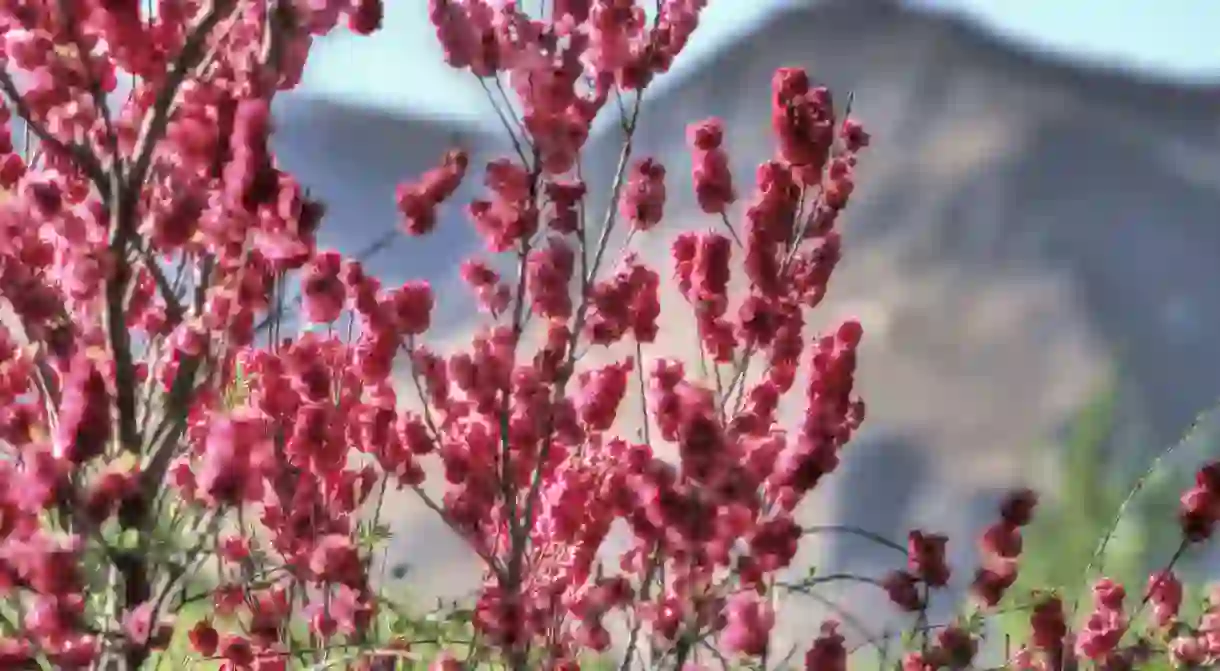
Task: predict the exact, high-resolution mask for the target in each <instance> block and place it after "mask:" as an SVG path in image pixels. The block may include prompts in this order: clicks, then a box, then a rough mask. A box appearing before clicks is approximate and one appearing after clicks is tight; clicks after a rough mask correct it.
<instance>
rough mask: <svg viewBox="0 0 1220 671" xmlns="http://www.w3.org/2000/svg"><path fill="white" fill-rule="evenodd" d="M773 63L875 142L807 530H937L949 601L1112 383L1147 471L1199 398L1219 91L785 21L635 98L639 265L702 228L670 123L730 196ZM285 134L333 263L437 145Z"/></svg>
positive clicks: (293, 120)
mask: <svg viewBox="0 0 1220 671" xmlns="http://www.w3.org/2000/svg"><path fill="white" fill-rule="evenodd" d="M784 65H799V66H804V67H807V68H808V69H809V70H810V71H811V73H812V74H813V75H814V76H815V77H816V78H818V79H820V80H822V81H823V82H825V83H826V84H828V85H829V86H831V87H832V89H833V90H835V91H837V92H839V94H840V96H839V100H840V101H843V99H844V94H845V93H846V92H848V91H850V92H853V93H854V96H855V111H856V113H857V114H858V115H859V117H860V118H861V119H862V120H863V121H864V122H865V123H866V124H867V125H868V127H869V128H870V130H871V131H872V133H873V137H874V148H872V149H870V150H869V151H868V153H867V154H866V155H865V157H864V158H863V161H862V167H861V171H860V176H859V186H858V191H857V194H858V195H857V196H856V198H855V200H854V201H853V206H852V207H851V208H850V211H849V215H848V217H847V219H846V231H847V248H846V256H845V259H844V262H843V263H842V264H841V266H840V271H839V272H840V274H839V275H838V276H837V279H836V281H835V283H834V285H833V286H832V288H831V296H832V299H831V300H829V301H828V304H827V306H826V307H825V308H822V309H821V310H820V317H819V320H820V321H819V323H829V322H830V321H831V320H832V319H835V318H838V317H842V316H845V315H848V314H852V315H857V316H859V317H860V318H861V319H862V321H863V322H864V325H865V328H866V332H867V335H866V343H867V346H866V348H865V350H864V352H863V353H862V354H861V365H862V380H861V390H862V392H863V393H864V395H865V396H866V397H867V398H868V400H869V402H870V418H869V420H868V422H867V425H868V427H869V430H868V431H866V432H865V434H864V435H862V436H861V438H860V439H859V440H858V441H856V443H855V444H853V445H852V446H851V447H850V448H849V450H850V454H849V455H848V456H847V457H846V459H845V463H844V466H843V470H842V472H841V473H840V474H839V475H838V476H837V477H836V478H835V479H834V480H833V482H832V483H831V484H830V488H829V489H828V490H827V492H826V493H825V495H824V497H823V498H822V499H820V500H819V501H818V502H815V503H814V504H813V506H811V508H810V511H809V519H810V520H837V521H841V522H846V523H851V524H858V525H861V526H865V527H868V528H870V529H873V530H875V531H878V532H880V533H884V534H886V535H891V536H897V535H901V533H902V530H903V529H904V528H906V527H907V526H909V525H912V524H925V525H928V526H929V527H933V528H941V529H943V530H945V531H948V532H951V533H953V534H955V536H954V537H955V538H956V539H957V540H956V541H955V543H954V544H955V546H956V557H957V559H958V566H959V570H958V574H959V577H960V579H961V580H967V579H968V573H969V570H968V569H969V563H968V562H969V557H970V556H971V554H972V553H973V550H972V549H971V545H972V543H970V542H967V540H966V538H967V536H965V534H966V533H967V530H968V529H973V528H977V525H979V524H981V523H982V521H983V520H985V519H986V518H987V517H988V516H989V515H990V510H989V506H990V505H991V502H993V501H994V500H995V498H996V496H997V493H998V491H999V489H1000V488H1002V487H1005V486H1008V485H1011V484H1013V483H1015V482H1022V481H1032V482H1033V483H1034V484H1041V485H1045V484H1047V483H1049V482H1052V481H1053V480H1052V478H1053V477H1054V473H1053V472H1051V471H1048V470H1047V467H1046V466H1045V465H1044V464H1043V462H1042V461H1040V459H1039V458H1038V455H1039V454H1040V453H1041V448H1043V447H1044V446H1045V445H1047V444H1048V443H1051V442H1053V441H1054V440H1056V439H1057V437H1058V435H1059V432H1060V431H1061V429H1062V428H1063V426H1064V424H1065V423H1066V422H1067V421H1068V420H1069V419H1070V417H1071V416H1072V413H1073V412H1074V411H1075V410H1076V409H1077V408H1079V407H1080V406H1081V405H1082V404H1083V403H1084V402H1086V401H1087V400H1088V399H1089V398H1090V397H1091V395H1092V394H1094V393H1096V392H1097V391H1098V389H1099V385H1101V384H1102V383H1103V382H1104V381H1105V380H1106V379H1107V378H1108V376H1109V375H1110V374H1111V373H1113V374H1114V375H1115V376H1116V378H1117V379H1118V380H1119V381H1120V384H1121V389H1122V391H1123V398H1124V399H1125V402H1124V405H1123V420H1124V426H1126V427H1127V429H1128V431H1127V432H1126V435H1127V436H1128V442H1129V443H1130V444H1131V445H1132V449H1133V450H1134V451H1138V452H1139V453H1141V454H1143V455H1149V454H1151V453H1152V452H1154V451H1155V450H1156V449H1157V448H1159V447H1160V446H1163V445H1165V444H1167V443H1169V442H1172V441H1173V440H1174V439H1175V438H1176V437H1177V436H1178V435H1179V434H1180V433H1181V431H1182V430H1183V429H1184V428H1185V427H1186V425H1187V424H1188V423H1189V421H1190V420H1191V418H1192V417H1194V415H1195V414H1196V413H1197V412H1199V411H1200V410H1201V409H1203V408H1205V407H1207V406H1209V405H1211V404H1212V403H1214V402H1215V400H1216V398H1217V397H1218V396H1220V300H1218V294H1217V292H1216V290H1215V287H1217V286H1220V226H1218V225H1217V224H1220V221H1218V217H1220V87H1212V88H1205V87H1194V88H1192V87H1186V86H1179V85H1170V84H1165V83H1160V82H1155V81H1150V80H1144V79H1140V78H1136V77H1133V76H1130V75H1126V74H1122V73H1118V72H1109V71H1102V70H1095V69H1082V68H1079V67H1075V66H1072V65H1070V64H1066V63H1060V62H1055V61H1052V60H1048V59H1045V58H1043V57H1040V56H1038V55H1035V54H1031V53H1028V52H1026V51H1022V50H1021V49H1018V48H1016V47H1014V46H1012V45H1009V44H1006V43H1004V42H1002V41H1001V40H998V39H996V38H995V37H993V36H990V35H988V34H986V33H984V32H983V31H981V30H980V29H978V28H977V27H975V26H972V25H970V24H968V23H965V22H962V21H960V20H957V19H954V18H951V17H948V16H942V15H936V14H929V13H923V12H917V11H914V10H908V9H904V8H902V7H901V6H899V5H897V4H894V3H889V2H846V1H843V2H828V3H820V4H817V5H813V6H809V7H803V8H800V9H796V10H793V11H791V12H789V13H786V14H784V15H781V16H777V17H775V18H774V19H773V20H772V21H770V22H769V23H767V24H766V25H764V26H762V27H761V28H760V29H759V30H758V31H757V32H756V33H755V34H754V35H752V36H751V37H749V38H748V39H745V40H742V41H741V42H739V43H738V44H735V45H731V46H728V47H726V48H725V49H724V50H723V51H722V53H720V54H719V55H718V56H717V57H715V58H713V59H710V60H709V61H708V62H707V63H706V64H705V65H704V66H703V67H702V68H701V69H700V70H699V71H698V72H697V73H695V74H694V75H693V76H690V77H688V78H686V79H685V81H683V82H681V83H680V84H679V85H677V86H675V87H673V88H672V89H670V90H669V91H667V92H665V93H664V95H662V96H659V97H656V98H655V99H649V100H648V101H647V103H646V105H645V112H644V119H645V121H644V124H643V126H642V129H641V134H640V135H639V136H638V139H637V142H636V146H637V147H639V148H640V151H642V152H647V153H650V154H651V155H654V156H656V157H658V158H660V159H661V160H662V161H663V162H664V163H665V164H666V165H667V166H669V168H670V170H669V175H670V181H669V186H670V194H671V202H670V205H669V206H668V211H667V216H668V224H667V226H666V227H665V228H666V231H665V232H664V233H656V234H650V235H655V236H656V237H655V238H648V237H637V238H636V240H635V241H634V242H633V246H634V247H635V248H636V249H638V250H640V251H641V252H642V253H643V254H645V255H646V256H649V257H650V258H653V259H654V260H655V261H657V262H659V263H667V260H666V259H665V257H666V255H667V254H666V250H667V247H668V242H667V240H668V237H669V236H670V235H672V233H673V232H674V231H676V230H681V229H689V228H691V227H703V226H712V225H715V223H716V222H714V221H709V220H706V219H705V218H703V217H701V216H698V215H697V213H696V212H695V211H694V208H693V207H692V198H691V197H690V196H689V195H688V194H689V189H690V184H689V178H688V176H687V174H686V173H687V171H688V167H689V159H688V158H687V156H686V150H685V148H684V146H683V139H682V138H683V137H684V127H685V125H686V124H687V123H688V122H691V121H695V120H698V119H701V118H703V117H706V116H708V115H717V116H720V117H722V118H724V119H725V121H726V123H727V127H728V144H729V147H730V150H731V151H732V153H733V156H734V160H735V163H734V172H735V175H736V177H737V180H738V183H739V185H740V189H741V191H742V192H743V194H748V192H749V190H750V188H751V186H752V185H751V184H750V180H751V179H752V175H753V165H754V164H756V163H757V162H758V161H759V160H761V159H763V158H765V157H766V156H767V155H768V154H769V152H770V151H771V149H770V146H771V145H770V142H769V129H768V121H767V119H768V90H769V82H770V74H771V72H772V71H773V70H774V69H775V68H776V67H778V66H784ZM281 119H282V122H281V133H280V136H279V142H280V147H281V153H282V155H283V157H284V159H285V160H286V161H287V162H288V164H289V166H290V167H292V168H294V169H295V170H297V171H298V173H299V174H300V175H301V176H302V177H303V178H304V179H305V180H306V182H307V183H310V184H313V185H316V189H317V191H319V192H320V193H321V194H322V196H323V197H325V198H326V199H327V200H328V201H329V203H330V205H331V206H332V213H333V217H332V219H331V222H330V224H329V233H328V235H329V236H330V237H329V238H327V240H326V242H327V243H328V244H333V245H336V246H338V247H340V248H341V249H343V250H344V251H347V252H352V251H355V250H357V249H360V248H361V247H363V246H364V245H365V244H367V243H368V242H369V241H370V240H373V239H375V238H377V237H378V236H379V235H381V234H382V232H383V231H384V230H386V228H387V227H389V226H392V225H393V222H394V210H393V187H394V184H395V183H396V181H397V180H398V179H400V178H401V177H402V176H404V175H412V174H416V173H418V172H420V171H421V170H422V169H424V168H426V167H427V166H428V165H430V164H431V163H432V161H434V160H435V158H436V157H437V156H439V155H440V153H441V152H442V151H443V150H444V148H445V146H446V144H447V142H448V141H449V139H450V137H451V135H452V134H453V133H454V132H456V131H457V130H458V129H457V128H456V127H451V126H447V125H445V124H443V123H438V122H431V121H429V122H417V121H412V120H407V119H396V118H391V117H388V116H384V115H380V114H373V113H369V112H366V111H364V110H360V109H355V108H347V107H343V106H338V105H334V104H331V103H324V102H318V101H309V100H307V99H300V98H298V99H295V100H293V101H291V102H288V104H287V105H286V106H285V108H284V110H283V115H282V116H281ZM610 126H611V132H607V133H605V134H604V135H603V136H601V137H599V138H597V139H596V140H595V141H594V143H593V146H592V148H591V156H592V158H593V159H594V160H593V161H592V162H591V163H590V164H589V165H588V166H587V174H588V175H590V182H591V184H592V186H593V188H594V190H595V191H596V190H598V188H599V187H598V186H597V185H600V184H605V183H606V182H607V181H608V179H609V175H610V172H611V171H612V170H613V161H614V159H615V157H616V156H617V152H618V146H617V145H618V143H619V141H620V138H618V137H615V133H614V132H612V131H613V128H612V126H613V125H612V124H611V125H610ZM463 141H464V143H465V144H466V145H467V146H468V147H471V148H472V149H474V150H475V152H476V155H477V156H480V157H483V158H486V157H487V156H489V155H491V154H492V153H496V152H502V151H503V150H504V146H503V144H502V143H500V142H499V140H498V139H497V138H495V137H491V136H484V135H482V134H479V133H474V132H467V134H466V135H465V136H464V138H463ZM476 160H477V159H476ZM478 186H479V185H478V184H473V185H469V186H468V188H477V187H478ZM448 219H449V220H448V221H446V223H444V224H442V228H441V231H440V232H439V234H438V235H436V236H434V237H432V238H430V239H428V240H426V241H422V242H421V241H410V242H400V243H397V246H395V247H394V248H393V250H392V251H391V252H386V253H383V254H381V255H380V256H378V257H376V261H375V262H374V264H373V267H374V268H375V269H376V270H378V271H379V272H382V273H385V274H387V275H389V276H390V279H399V280H401V279H403V278H405V277H408V276H420V275H422V276H426V277H429V278H430V279H433V280H434V281H436V282H438V283H441V284H442V286H444V287H448V286H449V285H448V283H449V282H451V281H452V280H453V278H454V274H455V269H456V264H457V262H458V261H459V260H460V259H461V258H462V257H464V256H465V255H466V254H467V253H469V251H471V250H472V249H474V245H475V244H476V243H475V240H474V238H473V236H472V235H471V234H470V232H469V230H468V227H467V225H466V224H465V222H464V221H463V218H462V216H461V214H460V212H458V211H456V208H455V210H454V211H452V212H451V213H450V216H449V217H448ZM464 301H465V298H464V295H463V294H461V293H460V292H453V291H448V290H446V291H445V293H442V295H441V302H442V305H445V306H459V307H457V308H446V309H447V310H450V314H451V315H456V314H459V313H460V309H461V307H464V306H465V305H467V303H465V302H464ZM665 319H667V320H669V321H668V322H667V324H666V326H667V327H668V328H667V330H665V331H664V333H666V334H669V335H666V336H665V338H666V339H665V340H664V341H663V342H661V343H658V344H657V345H656V346H655V347H654V348H652V349H653V351H652V353H651V355H658V354H666V355H677V356H690V354H691V347H692V344H693V343H692V342H690V333H691V331H690V328H689V320H688V319H686V318H685V317H684V316H683V315H681V314H680V311H677V310H674V311H667V312H666V316H665ZM446 324H448V325H449V326H447V328H451V329H452V331H451V332H452V333H454V334H455V338H456V337H457V335H459V334H462V333H466V332H468V327H469V325H466V324H462V323H461V322H459V321H457V320H456V318H455V317H453V318H450V319H449V320H448V321H447V322H446ZM1116 449H1117V448H1116ZM402 505H403V508H402V514H401V516H400V518H399V519H401V520H402V521H401V524H402V529H403V531H404V532H405V533H404V534H402V540H401V547H402V551H403V553H404V554H403V557H404V559H405V560H406V561H409V562H411V563H412V564H413V565H414V566H415V568H416V570H417V571H418V572H420V574H421V575H428V576H430V577H431V580H430V583H431V584H432V585H433V586H435V589H436V591H438V592H448V593H454V592H455V591H456V590H460V589H461V587H460V585H459V583H462V584H466V583H465V580H459V576H461V575H467V574H465V573H463V571H464V570H465V569H463V568H461V567H463V566H469V564H468V563H465V562H462V561H461V559H460V558H461V557H462V552H461V549H460V547H458V546H456V545H452V544H445V543H443V542H440V541H438V540H437V539H439V538H443V537H444V532H443V530H441V529H439V528H438V527H436V526H435V525H434V524H433V523H432V522H428V521H423V520H422V519H421V518H419V517H417V516H416V515H415V514H414V510H415V507H414V506H411V505H409V504H408V503H405V502H404V503H403V504H402ZM421 539H422V540H421ZM863 552H864V550H862V549H859V548H856V547H848V546H846V545H840V544H836V543H829V542H828V543H824V544H819V545H818V547H817V548H816V549H815V551H813V552H812V553H811V554H810V555H809V557H808V558H809V559H810V560H814V561H818V562H820V563H821V564H822V565H823V566H826V565H827V564H831V565H839V566H841V565H842V564H843V563H844V562H846V561H847V560H848V558H849V557H850V558H851V559H852V561H853V568H854V569H856V570H862V571H867V568H864V569H861V567H860V565H859V564H858V563H857V562H858V561H864V560H866V559H867V558H866V557H864V555H863V554H862V553H863ZM829 568H831V569H832V570H833V567H829ZM454 581H457V582H454ZM853 594H854V593H853ZM851 603H852V604H853V605H855V604H860V605H861V606H863V605H864V602H863V601H862V600H861V598H857V597H854V596H853V597H851Z"/></svg>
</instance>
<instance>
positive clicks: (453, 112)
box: [305, 0, 1220, 121]
mask: <svg viewBox="0 0 1220 671" xmlns="http://www.w3.org/2000/svg"><path fill="white" fill-rule="evenodd" d="M793 1H794V0H710V3H709V7H708V9H707V10H706V12H705V14H704V16H703V22H702V25H701V26H700V28H699V32H698V33H697V34H696V38H695V39H694V40H692V43H691V45H690V47H689V52H688V53H685V54H684V55H683V59H682V60H681V61H680V65H679V66H678V68H677V69H682V68H690V67H692V66H694V65H697V63H698V61H699V59H700V57H701V56H704V55H707V54H708V53H710V52H712V51H714V50H715V49H716V48H717V47H718V46H719V45H721V44H723V43H724V42H725V41H727V40H732V39H733V38H734V37H736V36H738V35H740V34H742V33H743V32H748V31H749V30H750V29H751V28H752V27H753V26H754V25H756V24H757V23H758V22H759V21H760V20H762V19H764V18H765V17H766V16H767V15H768V14H769V13H771V12H773V11H775V10H776V9H778V8H781V7H783V6H784V5H786V4H788V3H790V2H793ZM909 1H910V2H912V4H918V5H927V6H932V7H937V8H941V9H948V10H951V11H960V12H964V13H966V14H968V15H970V16H973V17H975V18H977V19H978V20H979V21H981V22H983V23H984V24H986V25H987V26H989V27H990V28H991V29H993V30H995V31H997V32H999V33H1001V34H1005V35H1007V36H1009V37H1012V38H1014V39H1017V40H1020V41H1022V42H1026V43H1028V44H1031V45H1034V46H1036V47H1038V48H1042V49H1047V50H1050V51H1054V52H1059V53H1062V54H1065V55H1070V56H1072V57H1075V58H1080V59H1082V60H1087V61H1093V62H1102V63H1109V64H1114V65H1121V66H1124V67H1128V68H1131V69H1135V70H1140V71H1145V72H1149V73H1152V74H1157V75H1160V76H1163V77H1167V78H1173V79H1184V80H1211V81H1218V82H1220V39H1218V36H1220V0H909ZM386 5H387V9H386V19H385V26H386V27H385V30H383V31H382V32H381V33H379V34H377V35H374V36H373V37H371V38H354V37H351V36H349V35H337V36H335V37H333V38H328V39H327V40H325V41H324V42H323V43H322V44H320V45H318V48H317V49H316V50H315V52H314V54H313V55H312V57H311V60H312V61H313V62H312V63H311V64H310V68H309V69H308V70H307V73H308V74H307V75H306V81H305V88H306V90H307V91H309V92H311V93H313V94H316V95H320V96H325V97H332V98H336V99H340V100H344V101H350V102H355V103H359V104H365V105H373V106H378V107H387V108H390V109H398V110H411V111H414V112H416V113H423V114H429V115H443V116H449V117H454V118H460V119H465V120H469V121H487V120H488V115H489V114H490V112H489V109H488V106H487V105H486V101H485V100H484V98H483V94H482V92H481V90H480V89H479V86H478V84H477V82H476V81H475V80H474V79H473V77H472V76H471V75H469V74H466V75H464V76H463V75H461V74H459V73H455V72H454V71H452V70H450V69H448V68H447V67H446V66H445V65H444V64H443V63H442V62H441V60H440V53H439V47H438V46H437V43H436V37H435V36H434V34H433V32H432V27H431V25H430V24H429V23H428V20H427V10H426V5H427V0H388V1H387V2H386ZM663 81H664V80H662V82H663Z"/></svg>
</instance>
